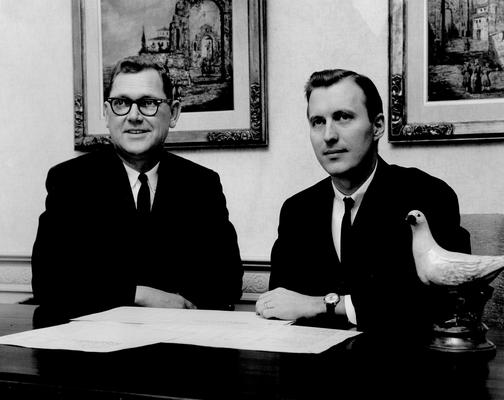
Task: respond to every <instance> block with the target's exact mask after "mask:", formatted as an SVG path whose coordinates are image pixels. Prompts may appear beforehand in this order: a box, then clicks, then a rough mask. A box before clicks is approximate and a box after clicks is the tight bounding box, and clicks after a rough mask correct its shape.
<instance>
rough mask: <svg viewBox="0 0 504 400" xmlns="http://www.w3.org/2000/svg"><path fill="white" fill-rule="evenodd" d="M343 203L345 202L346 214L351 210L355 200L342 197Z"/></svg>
mask: <svg viewBox="0 0 504 400" xmlns="http://www.w3.org/2000/svg"><path fill="white" fill-rule="evenodd" d="M343 203H345V214H346V213H349V212H350V211H351V210H352V208H353V206H354V204H355V200H354V199H352V198H351V197H344V198H343Z"/></svg>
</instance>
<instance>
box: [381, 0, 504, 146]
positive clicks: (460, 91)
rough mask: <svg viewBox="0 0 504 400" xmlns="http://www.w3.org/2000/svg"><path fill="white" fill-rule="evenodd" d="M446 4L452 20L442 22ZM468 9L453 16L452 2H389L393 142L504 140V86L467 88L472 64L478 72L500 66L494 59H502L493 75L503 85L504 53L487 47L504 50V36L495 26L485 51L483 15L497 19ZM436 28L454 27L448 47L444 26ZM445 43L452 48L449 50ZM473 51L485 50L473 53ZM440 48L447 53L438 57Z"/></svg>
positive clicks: (463, 5) (390, 135) (390, 137)
mask: <svg viewBox="0 0 504 400" xmlns="http://www.w3.org/2000/svg"><path fill="white" fill-rule="evenodd" d="M442 3H444V7H445V9H444V10H445V17H444V19H443V18H437V17H438V15H436V12H438V10H437V7H441V6H442ZM446 4H448V6H446ZM466 4H471V5H474V4H475V3H474V2H467V3H465V2H459V8H457V9H453V10H451V9H450V10H449V12H448V9H447V8H446V7H450V5H451V3H450V2H448V3H447V2H446V1H445V2H441V0H422V1H418V0H413V1H411V0H389V63H390V64H389V113H390V116H389V130H388V141H389V142H390V143H393V144H401V143H408V144H411V143H425V142H459V141H481V140H502V139H504V101H503V99H502V98H500V97H504V95H503V96H501V93H502V94H504V85H500V83H499V85H498V87H497V85H496V86H495V87H492V88H491V89H490V90H487V91H485V90H484V89H481V84H480V89H479V90H472V88H471V87H469V86H466V85H465V84H464V82H465V81H464V76H463V70H464V68H466V66H467V65H469V66H471V68H472V69H473V70H474V69H475V68H473V67H472V66H473V65H476V64H478V65H479V64H481V65H486V64H489V63H494V61H493V59H492V58H491V57H495V69H494V70H492V72H491V74H493V75H494V80H495V81H496V82H497V81H499V82H500V76H501V75H502V76H504V71H503V67H502V66H501V64H500V63H501V60H500V59H499V54H502V55H503V56H504V51H503V52H502V53H500V51H501V49H500V48H499V49H498V51H499V53H498V54H495V55H491V54H490V52H491V51H492V50H488V49H486V50H484V46H485V45H487V46H488V48H490V47H492V48H494V47H500V46H501V45H502V49H504V41H502V40H503V39H504V35H501V37H497V32H492V30H491V29H490V25H488V26H489V29H488V31H487V33H486V35H487V40H486V41H487V43H486V44H485V43H484V41H483V40H481V38H478V34H481V32H479V33H478V32H477V29H476V25H475V24H476V20H478V19H479V18H478V16H479V15H480V14H481V15H483V14H484V13H486V15H489V13H488V10H479V9H476V8H474V9H470V7H469V6H466ZM487 4H488V3H487ZM494 11H495V10H494ZM499 12H501V11H499ZM502 12H503V16H504V10H503V11H502ZM478 13H479V14H478ZM462 16H463V17H462ZM468 16H469V18H467V17H468ZM457 18H458V20H457ZM435 21H444V26H445V27H446V26H449V29H445V31H443V32H444V33H443V35H444V36H445V37H443V38H442V39H443V40H444V42H443V41H441V42H440V41H439V38H438V35H439V33H440V32H441V30H440V28H439V25H442V22H441V23H439V22H438V25H436V26H434V27H433V24H434V23H435ZM465 21H467V23H466V24H465V26H464V23H465ZM490 22H491V21H490V20H489V21H487V23H488V24H490ZM434 25H435V24H434ZM473 28H474V29H473ZM494 29H495V27H494ZM447 32H448V33H447ZM497 41H498V42H497ZM501 41H502V44H501V43H500V42H501ZM494 42H495V43H494ZM440 43H441V44H442V43H447V44H446V45H445V46H444V47H443V46H442V45H441V44H440ZM464 43H465V44H464ZM467 44H469V47H465V46H467ZM472 44H474V45H475V46H476V45H477V46H478V47H477V50H478V51H476V50H472V49H471V45H472ZM450 46H451V47H450ZM436 49H441V51H444V53H442V55H439V54H436V53H435V50H436ZM443 49H447V50H443ZM482 49H483V50H482ZM480 61H481V62H480ZM502 61H504V58H503V59H502ZM442 63H445V64H446V65H441V64H442ZM473 75H474V72H473ZM471 78H472V76H471ZM495 78H498V79H495Z"/></svg>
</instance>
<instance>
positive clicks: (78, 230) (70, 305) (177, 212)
mask: <svg viewBox="0 0 504 400" xmlns="http://www.w3.org/2000/svg"><path fill="white" fill-rule="evenodd" d="M158 173H159V175H158V176H159V177H158V184H157V189H156V195H155V198H154V203H153V206H152V212H151V217H150V220H149V221H148V222H147V223H145V222H141V221H140V220H139V218H138V217H137V215H136V209H135V201H134V198H133V194H132V192H131V188H130V184H129V180H128V177H127V173H126V170H125V168H124V166H123V164H122V161H121V160H120V159H119V158H118V157H117V155H116V154H115V153H114V152H113V150H112V149H107V150H104V151H98V152H93V153H90V154H86V155H84V156H81V157H78V158H75V159H72V160H69V161H66V162H64V163H62V164H59V165H57V166H55V167H53V168H52V169H51V170H50V171H49V173H48V177H47V182H46V186H47V192H48V194H47V199H46V210H45V211H44V212H43V214H42V215H41V216H40V221H39V228H38V232H37V238H36V241H35V243H34V247H33V257H32V272H33V279H32V286H33V293H34V300H35V302H37V303H39V304H41V305H42V306H45V307H46V308H48V309H49V308H50V309H52V310H56V312H57V313H62V314H65V316H66V315H68V316H73V315H78V314H81V313H87V312H94V311H99V310H103V309H107V308H110V307H115V306H119V305H131V304H132V303H133V301H134V295H135V287H136V285H145V286H151V287H154V288H157V289H161V290H165V291H168V292H172V293H179V294H181V295H182V296H184V297H185V298H187V299H188V300H190V301H191V302H193V303H194V304H195V305H196V306H197V307H199V308H218V309H229V307H230V306H231V305H232V304H233V303H235V302H236V301H237V300H238V299H239V298H240V296H241V285H242V275H243V269H242V265H241V260H240V254H239V250H238V245H237V238H236V233H235V230H234V228H233V226H232V224H231V222H230V221H229V219H228V211H227V208H226V200H225V197H224V194H223V192H222V187H221V184H220V180H219V177H218V175H217V174H216V173H215V172H213V171H211V170H209V169H207V168H204V167H202V166H199V165H197V164H195V163H193V162H191V161H188V160H185V159H183V158H181V157H178V156H176V155H173V154H170V153H164V154H163V156H162V159H161V162H160V165H159V170H158Z"/></svg>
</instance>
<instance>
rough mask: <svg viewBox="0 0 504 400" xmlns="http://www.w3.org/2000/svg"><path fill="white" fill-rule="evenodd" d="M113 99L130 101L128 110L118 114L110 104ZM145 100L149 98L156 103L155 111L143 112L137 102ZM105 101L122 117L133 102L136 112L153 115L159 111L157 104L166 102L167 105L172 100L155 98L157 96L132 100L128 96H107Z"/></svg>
mask: <svg viewBox="0 0 504 400" xmlns="http://www.w3.org/2000/svg"><path fill="white" fill-rule="evenodd" d="M113 100H123V101H126V102H130V105H129V108H128V111H126V112H125V113H124V114H118V113H117V112H116V111H115V110H114V106H113V105H112V101H113ZM146 100H150V101H153V102H154V103H155V104H156V111H155V112H154V114H145V113H144V112H143V111H142V110H141V109H140V105H139V104H138V102H139V101H146ZM105 101H106V102H108V103H109V104H110V109H111V110H112V112H113V113H114V114H115V115H117V116H118V117H124V116H125V115H128V114H129V113H130V111H131V107H133V104H136V106H137V109H138V112H139V113H140V114H142V115H143V116H144V117H154V116H155V115H156V114H157V113H158V111H159V106H160V105H161V104H162V103H166V104H168V106H170V105H171V103H172V100H170V99H157V98H154V97H145V98H140V99H136V100H133V99H130V98H128V97H108V98H107V99H106V100H105Z"/></svg>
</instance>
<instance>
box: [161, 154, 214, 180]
mask: <svg viewBox="0 0 504 400" xmlns="http://www.w3.org/2000/svg"><path fill="white" fill-rule="evenodd" d="M161 165H162V167H163V168H165V167H166V168H167V169H168V170H172V171H176V172H177V173H178V174H183V175H186V176H187V175H195V176H203V177H204V176H216V175H217V173H216V172H215V171H213V170H212V169H210V168H207V167H204V166H203V165H201V164H198V163H196V162H194V161H191V160H188V159H187V158H184V157H181V156H179V155H177V154H173V153H170V152H164V153H163V156H162V158H161Z"/></svg>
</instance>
